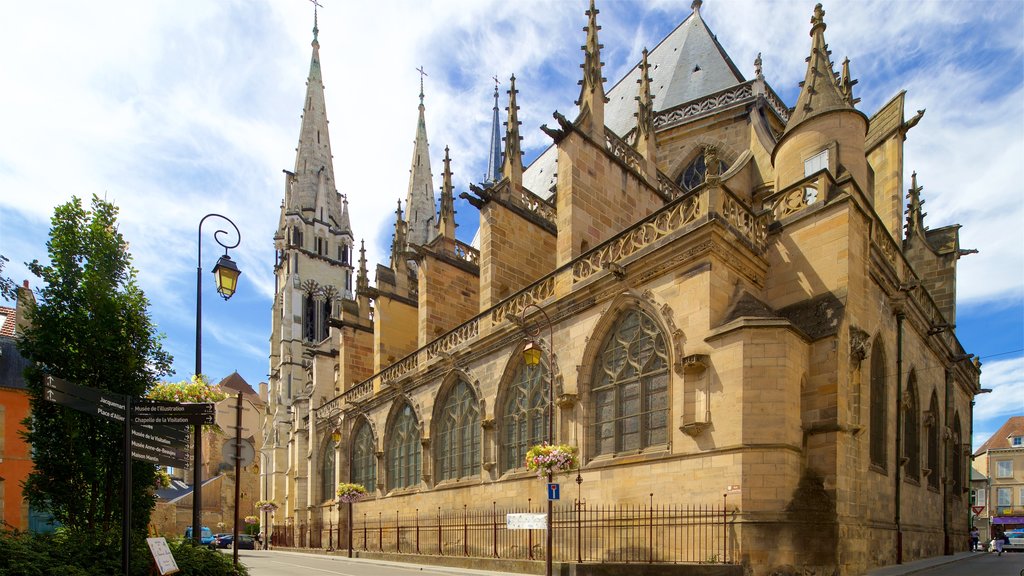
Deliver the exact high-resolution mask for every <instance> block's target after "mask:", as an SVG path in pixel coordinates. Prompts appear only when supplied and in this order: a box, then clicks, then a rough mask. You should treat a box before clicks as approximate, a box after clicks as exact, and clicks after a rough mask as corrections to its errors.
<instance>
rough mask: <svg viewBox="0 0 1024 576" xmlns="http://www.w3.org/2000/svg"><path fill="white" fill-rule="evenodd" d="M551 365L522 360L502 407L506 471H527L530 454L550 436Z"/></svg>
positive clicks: (503, 448)
mask: <svg viewBox="0 0 1024 576" xmlns="http://www.w3.org/2000/svg"><path fill="white" fill-rule="evenodd" d="M547 378H548V375H547V366H546V365H545V363H544V362H541V363H540V364H538V365H537V366H527V365H526V362H524V361H520V362H519V366H518V367H517V368H516V373H515V375H514V376H513V378H512V382H511V383H510V384H509V389H508V393H507V395H506V396H505V405H504V406H503V407H502V408H503V410H502V439H501V448H502V462H501V468H502V470H512V469H515V468H523V467H524V466H525V461H526V451H527V450H529V449H530V447H531V446H534V445H537V444H540V443H542V442H543V441H544V440H546V439H547V434H548V401H547V387H548V380H547Z"/></svg>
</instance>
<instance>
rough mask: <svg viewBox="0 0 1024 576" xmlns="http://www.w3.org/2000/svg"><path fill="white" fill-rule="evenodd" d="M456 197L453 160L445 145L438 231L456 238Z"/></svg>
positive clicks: (447, 236) (445, 235)
mask: <svg viewBox="0 0 1024 576" xmlns="http://www.w3.org/2000/svg"><path fill="white" fill-rule="evenodd" d="M455 227H456V224H455V197H454V194H453V192H452V160H451V158H450V157H449V156H448V147H447V146H445V147H444V175H443V176H442V178H441V209H440V212H439V213H438V216H437V233H438V235H440V236H444V237H445V238H452V239H454V238H455Z"/></svg>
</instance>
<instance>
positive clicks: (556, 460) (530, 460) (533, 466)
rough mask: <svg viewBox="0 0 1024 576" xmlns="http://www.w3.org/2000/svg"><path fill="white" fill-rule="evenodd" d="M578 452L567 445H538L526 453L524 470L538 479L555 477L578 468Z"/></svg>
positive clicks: (573, 447)
mask: <svg viewBox="0 0 1024 576" xmlns="http://www.w3.org/2000/svg"><path fill="white" fill-rule="evenodd" d="M579 462H580V461H579V455H578V450H577V449H576V447H575V446H569V445H568V444H548V443H547V442H545V443H543V444H538V445H536V446H533V447H532V448H530V449H529V450H528V451H527V452H526V469H527V470H529V471H530V472H536V473H537V476H538V477H544V476H547V475H548V474H551V475H556V474H561V473H564V472H568V471H570V470H574V469H576V468H577V467H578V466H579Z"/></svg>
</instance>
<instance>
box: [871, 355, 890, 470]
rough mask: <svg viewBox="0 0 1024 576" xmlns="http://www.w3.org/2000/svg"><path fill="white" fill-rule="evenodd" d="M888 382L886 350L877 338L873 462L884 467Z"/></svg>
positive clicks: (873, 381) (873, 379) (873, 359)
mask: <svg viewBox="0 0 1024 576" xmlns="http://www.w3.org/2000/svg"><path fill="white" fill-rule="evenodd" d="M887 391H888V386H887V384H886V365H885V350H884V349H883V346H882V339H881V338H875V342H874V344H872V345H871V401H870V404H871V420H870V422H871V430H870V431H869V432H870V438H871V440H870V442H871V463H872V464H874V465H875V466H879V467H881V468H882V469H885V468H886V453H887V451H886V445H887V440H886V438H887V437H888V434H887V432H888V430H887V424H888V423H887V422H886V412H887V411H886V405H885V404H886V395H887Z"/></svg>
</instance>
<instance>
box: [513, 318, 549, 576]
mask: <svg viewBox="0 0 1024 576" xmlns="http://www.w3.org/2000/svg"><path fill="white" fill-rule="evenodd" d="M531 308H535V309H536V310H537V311H538V312H540V314H541V316H543V317H544V323H545V324H546V325H547V327H548V370H547V372H548V374H547V376H548V444H549V445H554V443H555V377H554V373H553V370H554V368H555V361H554V358H555V357H554V348H555V332H554V328H553V327H552V326H551V317H550V316H548V313H547V312H545V311H544V309H543V308H541V307H540V306H538V305H536V304H534V303H532V302H531V303H529V304H527V305H526V306H525V307H524V308H523V312H522V314H521V315H520V318H519V320H520V324H521V325H522V327H523V331H524V332H526V334H527V336H529V337H530V341H529V342H527V344H526V346H525V347H524V348H523V361H524V362H526V365H527V366H537V365H538V364H540V356H541V353H542V351H541V349H540V345H538V344H537V342H536V341H535V340H534V339H535V338H536V337H537V336H538V335H539V334H540V330H541V327H540V326H537V327H535V328H533V329H531V328H530V325H529V324H528V323H527V322H526V312H527V311H528V310H530V309H531ZM552 476H553V474H552V472H551V469H550V468H549V469H548V484H551V480H552ZM552 504H553V503H552V500H551V496H550V494H549V495H548V515H547V542H546V545H545V555H544V556H545V557H544V574H545V576H551V556H552V550H551V542H552V537H551V515H552V512H553V506H552Z"/></svg>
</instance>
